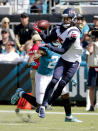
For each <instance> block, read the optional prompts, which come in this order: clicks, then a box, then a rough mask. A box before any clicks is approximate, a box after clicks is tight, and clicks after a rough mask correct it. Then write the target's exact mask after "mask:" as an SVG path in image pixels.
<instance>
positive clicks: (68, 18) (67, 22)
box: [62, 8, 77, 28]
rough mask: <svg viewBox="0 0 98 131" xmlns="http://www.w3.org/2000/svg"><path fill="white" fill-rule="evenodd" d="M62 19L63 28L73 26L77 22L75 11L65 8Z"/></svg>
mask: <svg viewBox="0 0 98 131" xmlns="http://www.w3.org/2000/svg"><path fill="white" fill-rule="evenodd" d="M62 18H63V19H62V20H63V21H62V22H63V27H64V28H68V27H70V26H74V25H75V23H76V21H77V15H76V13H75V11H74V10H73V9H71V8H67V9H65V10H64V11H63V14H62Z"/></svg>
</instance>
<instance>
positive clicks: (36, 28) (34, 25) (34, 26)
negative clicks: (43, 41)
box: [33, 23, 42, 33]
mask: <svg viewBox="0 0 98 131" xmlns="http://www.w3.org/2000/svg"><path fill="white" fill-rule="evenodd" d="M33 28H34V29H35V30H36V31H37V32H38V33H41V32H42V30H40V29H38V26H37V23H34V24H33Z"/></svg>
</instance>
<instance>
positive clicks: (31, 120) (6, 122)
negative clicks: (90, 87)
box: [0, 105, 98, 131]
mask: <svg viewBox="0 0 98 131" xmlns="http://www.w3.org/2000/svg"><path fill="white" fill-rule="evenodd" d="M52 108H53V109H52V110H51V111H47V112H46V118H45V119H41V118H39V117H38V114H37V113H35V111H34V110H33V111H27V110H22V111H20V113H19V114H16V113H15V109H16V106H12V105H9V106H8V105H0V131H98V109H97V110H96V111H95V112H87V111H85V107H75V106H74V107H72V112H73V116H75V117H77V118H78V119H80V120H82V121H83V122H82V123H75V122H64V118H65V115H64V110H63V107H60V106H53V107H52Z"/></svg>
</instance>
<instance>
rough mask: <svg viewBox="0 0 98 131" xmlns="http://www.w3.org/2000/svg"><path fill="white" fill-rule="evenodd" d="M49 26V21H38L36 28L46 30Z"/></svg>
mask: <svg viewBox="0 0 98 131" xmlns="http://www.w3.org/2000/svg"><path fill="white" fill-rule="evenodd" d="M49 26H50V23H49V21H47V20H40V21H38V28H39V29H41V30H47V29H48V28H49Z"/></svg>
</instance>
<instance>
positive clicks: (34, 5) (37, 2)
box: [30, 0, 43, 13]
mask: <svg viewBox="0 0 98 131" xmlns="http://www.w3.org/2000/svg"><path fill="white" fill-rule="evenodd" d="M30 5H31V8H30V13H42V12H43V0H30Z"/></svg>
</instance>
